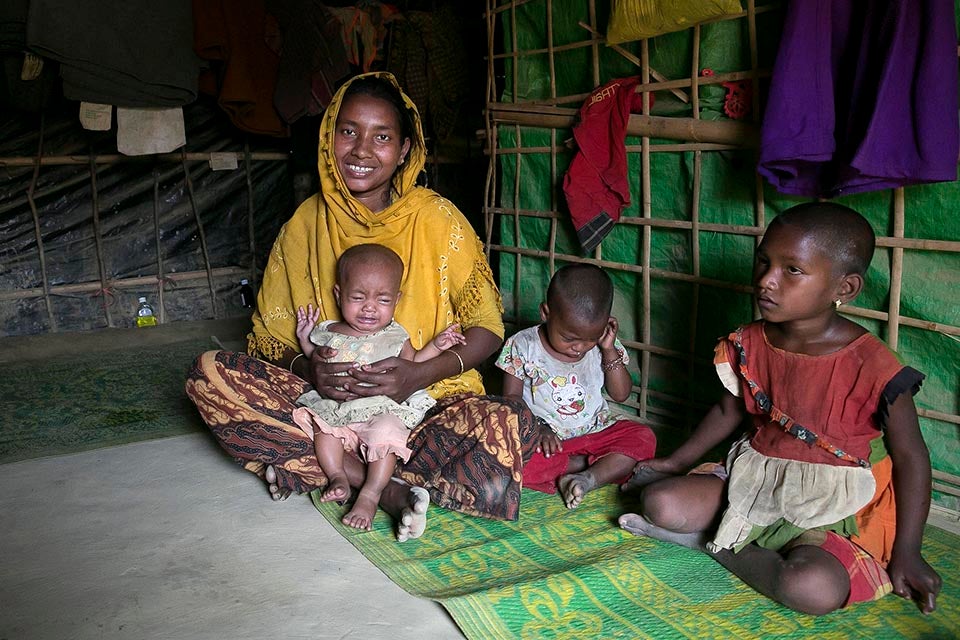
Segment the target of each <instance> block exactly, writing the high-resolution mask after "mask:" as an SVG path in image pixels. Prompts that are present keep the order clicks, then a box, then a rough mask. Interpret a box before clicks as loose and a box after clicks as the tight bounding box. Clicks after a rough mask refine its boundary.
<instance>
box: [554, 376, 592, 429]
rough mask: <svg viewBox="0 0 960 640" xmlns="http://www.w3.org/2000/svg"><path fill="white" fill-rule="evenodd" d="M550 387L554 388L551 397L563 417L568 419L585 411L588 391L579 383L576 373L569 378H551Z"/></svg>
mask: <svg viewBox="0 0 960 640" xmlns="http://www.w3.org/2000/svg"><path fill="white" fill-rule="evenodd" d="M550 388H551V389H553V391H552V392H551V397H552V399H553V402H554V404H555V405H556V406H557V413H558V414H559V415H560V417H561V418H563V419H566V418H568V417H571V416H575V415H577V414H578V413H580V412H581V411H583V408H584V406H585V403H584V396H585V395H586V392H585V391H584V390H583V387H582V386H581V385H579V384H577V376H576V375H572V374H571V375H570V377H569V378H567V377H566V376H554V377H553V378H551V379H550Z"/></svg>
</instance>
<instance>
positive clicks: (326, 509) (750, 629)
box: [311, 487, 960, 640]
mask: <svg viewBox="0 0 960 640" xmlns="http://www.w3.org/2000/svg"><path fill="white" fill-rule="evenodd" d="M311 497H312V498H313V501H314V504H315V505H316V506H317V508H318V510H319V511H320V513H321V514H323V516H324V517H325V518H326V519H327V520H328V521H330V522H331V523H332V524H333V525H334V526H335V527H336V528H337V529H338V530H339V531H340V533H341V534H343V535H344V537H346V538H347V539H348V540H349V541H350V542H351V543H353V545H354V546H355V547H356V548H357V549H358V550H360V552H361V553H363V555H365V556H366V557H367V558H368V559H370V561H372V562H373V563H374V564H375V565H376V566H377V567H379V568H380V569H381V570H382V571H383V572H384V573H385V574H386V575H387V576H388V577H390V578H391V579H392V580H393V581H394V582H396V583H397V584H398V585H400V586H401V587H402V588H403V589H405V590H406V591H408V592H410V593H412V594H413V595H416V596H420V597H423V598H429V599H432V600H436V601H438V602H440V603H441V604H442V605H443V606H444V607H445V608H446V609H447V610H448V611H449V612H450V614H451V615H452V616H453V618H454V620H455V621H456V623H457V624H458V625H459V626H460V629H461V630H462V631H463V633H464V634H465V635H466V636H467V637H468V638H478V639H480V638H482V639H484V640H487V639H494V638H571V639H572V638H655V639H656V640H665V639H669V638H697V639H704V638H744V639H750V638H756V639H760V638H763V639H766V638H791V637H816V638H824V639H830V638H835V639H837V640H841V639H842V640H846V639H848V638H930V639H933V638H958V637H960V603H958V596H960V572H958V565H960V562H958V555H957V552H956V549H957V547H958V543H960V539H958V538H957V536H953V535H951V534H949V533H945V532H943V531H941V530H939V529H936V528H932V527H929V528H928V529H927V532H926V537H925V539H924V556H925V557H926V558H927V560H928V561H929V562H930V563H931V564H932V565H933V566H934V568H936V569H937V571H938V572H939V573H940V575H941V576H942V577H943V579H944V587H943V591H942V592H941V595H940V599H939V600H938V609H937V612H936V613H935V614H933V615H932V616H923V615H921V614H920V613H919V612H918V611H917V609H916V608H915V607H914V605H913V604H911V603H909V602H907V601H905V600H902V599H901V598H897V597H895V596H888V597H886V598H883V599H882V600H880V601H878V602H871V603H867V604H859V605H856V606H854V607H852V608H850V609H847V610H845V611H842V612H837V613H834V614H831V615H829V616H826V617H823V618H814V617H811V616H805V615H802V614H797V613H793V612H791V611H789V610H788V609H786V608H784V607H781V606H779V605H777V604H774V603H773V602H771V601H769V600H767V599H765V598H763V597H761V596H759V595H757V594H756V593H755V592H754V591H752V590H751V589H750V588H749V587H747V586H746V585H744V584H743V583H742V582H740V581H739V580H738V579H737V578H735V577H733V576H732V575H731V574H729V573H728V572H727V571H726V570H724V569H723V568H722V567H720V565H718V564H716V563H715V562H713V561H712V560H711V559H710V558H709V557H707V556H705V555H703V554H700V553H697V552H694V551H690V550H688V549H683V548H680V547H676V546H673V545H668V544H664V543H660V542H657V541H655V540H651V539H648V538H637V537H634V536H631V535H630V534H627V533H625V532H623V531H621V530H620V529H618V528H617V527H616V525H615V523H614V518H615V515H617V514H620V513H622V512H623V511H624V510H625V509H627V508H629V505H625V504H623V503H622V496H621V495H620V494H619V492H618V491H617V490H616V487H606V488H604V489H603V490H600V491H597V492H594V493H592V494H590V495H589V496H588V497H587V499H586V500H585V501H584V503H583V504H582V505H581V506H580V508H578V509H576V510H575V511H568V510H567V509H566V508H565V507H564V506H563V504H562V502H561V500H560V498H559V497H557V496H550V495H546V494H542V493H536V492H534V491H530V490H526V489H525V490H524V491H523V499H522V508H521V515H520V520H519V521H518V522H515V523H508V522H497V521H491V520H484V519H481V518H471V517H468V516H463V515H460V514H457V513H453V512H451V511H444V510H442V509H438V508H431V510H430V512H429V514H428V527H427V531H426V532H425V533H424V535H423V537H422V538H420V539H419V540H417V541H409V542H406V543H403V544H398V543H397V542H396V541H395V540H394V537H393V526H392V524H391V522H390V518H388V517H387V516H386V515H385V514H384V513H382V512H379V513H378V514H377V519H376V522H375V525H374V530H373V531H371V532H359V531H356V530H354V529H349V528H347V527H344V526H343V525H342V524H341V523H340V521H339V518H340V517H341V515H342V514H343V511H344V509H343V508H342V507H339V506H337V505H336V504H332V503H326V504H323V503H320V502H319V501H318V500H319V496H318V494H317V493H316V492H314V493H313V494H312V495H311Z"/></svg>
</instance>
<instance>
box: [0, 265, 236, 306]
mask: <svg viewBox="0 0 960 640" xmlns="http://www.w3.org/2000/svg"><path fill="white" fill-rule="evenodd" d="M211 273H212V275H213V277H215V278H223V277H227V276H229V277H235V276H237V275H241V274H244V273H246V268H244V267H218V268H216V269H213V270H212V271H211ZM207 277H208V273H207V272H206V271H181V272H174V273H168V274H167V275H166V276H164V278H163V279H164V280H167V281H170V282H193V281H194V280H203V279H206V278H207ZM158 283H159V278H157V276H137V277H133V278H115V279H113V280H111V281H110V286H111V287H112V288H114V289H126V288H130V289H136V288H139V287H143V286H147V285H154V284H158ZM102 288H103V284H102V283H100V282H79V283H74V284H61V285H52V286H51V287H50V295H51V296H70V295H74V294H79V293H93V292H96V291H100V290H101V289H102ZM43 295H44V290H43V289H42V288H40V287H33V288H30V289H17V290H15V291H0V301H4V300H28V299H30V298H39V297H42V296H43Z"/></svg>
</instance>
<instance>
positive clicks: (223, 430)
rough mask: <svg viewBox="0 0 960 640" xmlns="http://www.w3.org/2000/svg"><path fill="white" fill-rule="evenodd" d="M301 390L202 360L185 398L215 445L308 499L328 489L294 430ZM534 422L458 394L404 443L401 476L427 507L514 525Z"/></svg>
mask: <svg viewBox="0 0 960 640" xmlns="http://www.w3.org/2000/svg"><path fill="white" fill-rule="evenodd" d="M308 388H309V385H308V384H307V382H305V381H304V380H302V379H301V378H299V377H297V376H296V375H294V374H292V373H290V372H289V371H287V370H285V369H282V368H280V367H275V366H273V365H271V364H268V363H266V362H264V361H262V360H257V359H256V358H253V357H251V356H248V355H246V354H243V353H233V352H228V351H208V352H206V353H204V354H202V355H200V356H199V357H198V358H197V360H196V361H195V362H194V365H193V367H192V368H191V370H190V373H189V375H188V377H187V383H186V391H187V395H188V396H190V399H191V400H193V402H194V404H196V405H197V409H198V410H199V412H200V415H201V417H202V418H203V420H204V422H206V423H207V425H208V426H209V427H210V431H211V432H213V435H215V436H216V437H217V440H219V442H220V445H221V446H222V447H223V448H224V449H225V450H226V451H227V453H229V454H230V455H231V456H232V457H233V458H234V459H235V460H236V461H237V462H238V463H239V464H241V465H242V466H243V467H244V468H245V469H247V470H248V471H251V472H253V473H256V474H257V475H258V476H260V477H263V474H264V470H265V469H266V467H267V465H273V467H274V470H275V471H276V473H277V484H278V486H280V487H282V488H286V489H291V490H293V491H296V492H298V493H304V492H307V491H311V490H312V489H316V488H319V487H324V486H326V484H327V479H326V476H324V474H323V471H322V470H321V469H320V465H319V463H318V462H317V458H316V455H315V453H314V448H313V442H312V441H311V440H310V438H309V437H307V435H306V434H305V433H304V432H303V431H302V430H301V429H300V427H298V426H297V425H296V423H294V421H293V418H292V414H293V410H294V409H295V408H296V404H295V402H296V399H297V397H299V396H300V395H301V394H302V393H303V392H304V391H305V390H307V389H308ZM535 433H536V429H535V425H534V421H533V414H531V413H530V412H529V410H527V409H526V407H525V406H524V405H523V403H522V402H521V401H516V400H511V399H507V398H502V397H497V396H479V395H473V394H460V395H455V396H450V397H447V398H443V399H441V400H438V401H437V405H436V407H434V408H433V409H432V410H431V411H430V412H429V413H428V414H427V416H426V417H425V418H424V420H423V422H422V423H420V425H419V426H417V427H416V428H415V429H414V430H413V431H412V432H411V434H410V438H409V440H408V441H407V446H408V447H409V448H410V449H411V450H412V451H413V454H412V455H411V457H410V461H409V462H407V463H406V464H403V465H398V468H397V474H396V475H397V477H399V478H401V479H402V480H404V481H405V482H408V483H410V484H411V485H416V486H421V487H425V488H426V489H427V490H428V491H429V492H430V500H431V501H432V502H433V503H434V504H436V505H438V506H441V507H443V508H446V509H452V510H454V511H459V512H461V513H465V514H468V515H475V516H482V517H485V518H497V519H501V520H516V519H517V516H518V515H519V512H520V487H521V483H522V469H523V462H524V460H525V459H528V458H529V457H530V454H531V453H532V451H533V446H532V445H533V443H534V435H535Z"/></svg>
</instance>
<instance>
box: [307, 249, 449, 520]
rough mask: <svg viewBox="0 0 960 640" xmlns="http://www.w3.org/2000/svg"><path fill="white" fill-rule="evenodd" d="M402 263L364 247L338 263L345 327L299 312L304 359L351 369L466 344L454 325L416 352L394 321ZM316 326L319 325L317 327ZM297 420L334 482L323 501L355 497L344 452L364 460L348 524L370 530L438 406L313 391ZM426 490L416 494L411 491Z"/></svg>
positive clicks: (425, 400) (420, 396) (337, 291)
mask: <svg viewBox="0 0 960 640" xmlns="http://www.w3.org/2000/svg"><path fill="white" fill-rule="evenodd" d="M402 277H403V262H402V261H401V260H400V257H399V256H398V255H397V254H396V253H394V252H393V251H391V250H390V249H388V248H387V247H384V246H381V245H376V244H361V245H357V246H354V247H351V248H350V249H347V250H346V251H344V252H343V255H341V256H340V260H339V261H338V262H337V280H336V284H335V285H334V288H333V293H334V297H335V298H336V300H337V304H338V306H339V308H340V315H341V316H342V317H343V320H342V321H338V320H329V321H326V322H321V323H319V324H317V318H318V311H314V309H313V305H312V304H310V305H307V309H306V311H305V310H304V309H303V307H300V308H299V309H298V310H297V338H298V339H299V341H300V348H301V349H302V351H303V353H304V355H305V356H306V357H307V358H310V357H311V356H312V355H313V352H314V350H315V349H316V348H317V347H329V348H332V349H335V350H336V353H335V355H334V356H333V357H332V358H330V361H331V362H353V363H355V365H356V366H358V367H359V366H366V365H369V364H370V363H373V362H378V361H380V360H383V359H384V358H389V357H393V356H399V357H401V358H404V359H406V360H413V361H414V362H423V361H425V360H429V359H430V358H434V357H436V356H438V355H439V354H440V353H441V352H443V351H444V350H446V349H449V348H450V347H451V346H453V345H455V344H464V337H463V334H461V333H460V331H459V325H451V326H450V327H447V328H446V329H445V330H444V331H442V332H441V333H440V334H439V335H437V336H436V337H435V338H434V339H433V340H431V341H430V342H429V343H427V344H426V345H425V346H424V347H423V349H421V350H419V351H416V350H415V349H414V348H413V345H411V344H410V336H409V335H408V334H407V332H406V331H405V330H404V328H403V327H401V326H400V325H399V324H398V323H397V322H395V321H394V319H393V313H394V309H395V308H396V306H397V302H398V301H399V300H400V281H401V278H402ZM314 325H316V326H314ZM297 404H299V405H301V406H300V407H299V408H297V409H294V412H293V419H294V421H295V422H296V423H297V425H299V426H300V428H301V429H303V430H304V431H305V432H306V433H307V434H308V435H309V436H310V437H312V438H313V443H314V448H315V450H316V454H317V460H318V461H319V463H320V467H321V468H322V469H323V472H324V473H325V474H326V476H327V479H328V483H327V486H326V487H325V488H324V490H323V492H322V494H321V498H320V500H321V501H322V502H328V501H331V500H335V501H342V500H344V499H346V498H347V497H349V495H350V484H349V482H348V481H347V476H346V473H345V471H344V467H343V452H344V450H347V451H352V452H354V453H359V454H360V456H361V458H362V459H363V460H364V461H365V462H366V463H367V474H366V478H365V480H364V482H363V486H362V487H361V489H360V492H359V494H358V496H357V498H356V502H355V503H354V505H353V508H352V509H351V510H350V511H349V512H348V513H347V514H346V515H345V516H344V517H343V523H344V524H346V525H348V526H351V527H354V528H356V529H365V530H370V529H371V528H372V527H373V516H374V514H375V513H376V510H377V503H378V502H379V500H380V494H381V492H382V491H383V489H384V487H386V485H387V483H388V482H389V481H390V477H391V475H392V474H393V472H394V468H395V467H396V464H397V457H399V458H401V459H402V460H403V461H404V462H406V461H407V460H408V459H409V457H410V449H408V448H407V446H406V443H407V435H408V434H409V430H410V429H412V428H413V427H415V426H416V425H417V424H419V422H420V421H421V420H422V419H423V415H424V413H426V411H427V410H428V409H430V408H431V407H432V406H433V405H434V404H436V401H435V400H434V399H433V398H432V397H430V396H429V395H428V394H427V392H426V391H425V390H420V391H417V392H415V393H414V394H413V395H411V396H410V397H409V398H407V399H406V400H405V401H404V402H403V403H397V402H395V401H394V400H392V399H390V398H388V397H387V396H372V397H364V398H358V399H356V400H348V401H346V402H337V401H335V400H331V399H328V398H323V397H321V396H320V395H319V394H318V393H317V392H316V391H313V390H311V391H308V392H307V393H305V394H303V395H302V396H300V397H299V398H298V399H297ZM417 490H419V492H422V495H421V497H422V498H424V499H426V500H427V501H429V498H428V497H427V493H426V490H424V489H420V488H418V487H413V488H411V491H417Z"/></svg>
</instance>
